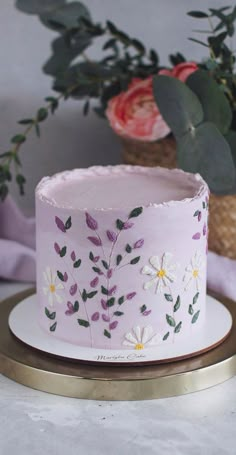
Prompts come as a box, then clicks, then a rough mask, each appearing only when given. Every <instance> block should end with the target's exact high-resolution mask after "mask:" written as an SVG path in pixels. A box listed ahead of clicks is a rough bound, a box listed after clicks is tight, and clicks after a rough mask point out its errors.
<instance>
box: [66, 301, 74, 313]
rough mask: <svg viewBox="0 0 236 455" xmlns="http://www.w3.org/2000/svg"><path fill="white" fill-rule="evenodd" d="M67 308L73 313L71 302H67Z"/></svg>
mask: <svg viewBox="0 0 236 455" xmlns="http://www.w3.org/2000/svg"><path fill="white" fill-rule="evenodd" d="M67 307H68V309H69V310H70V311H73V312H74V307H73V304H72V303H71V302H67Z"/></svg>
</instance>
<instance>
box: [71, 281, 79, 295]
mask: <svg viewBox="0 0 236 455" xmlns="http://www.w3.org/2000/svg"><path fill="white" fill-rule="evenodd" d="M77 288H78V286H77V284H76V283H75V284H72V286H71V287H70V295H75V294H76V292H77Z"/></svg>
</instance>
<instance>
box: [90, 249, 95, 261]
mask: <svg viewBox="0 0 236 455" xmlns="http://www.w3.org/2000/svg"><path fill="white" fill-rule="evenodd" d="M89 259H90V261H93V260H94V255H93V253H92V251H90V253H89Z"/></svg>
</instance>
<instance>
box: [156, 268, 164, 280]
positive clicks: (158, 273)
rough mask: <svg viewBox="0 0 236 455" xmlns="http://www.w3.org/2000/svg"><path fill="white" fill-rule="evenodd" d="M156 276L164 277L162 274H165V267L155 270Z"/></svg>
mask: <svg viewBox="0 0 236 455" xmlns="http://www.w3.org/2000/svg"><path fill="white" fill-rule="evenodd" d="M157 276H158V278H164V276H166V271H165V269H160V270H159V271H158V272H157Z"/></svg>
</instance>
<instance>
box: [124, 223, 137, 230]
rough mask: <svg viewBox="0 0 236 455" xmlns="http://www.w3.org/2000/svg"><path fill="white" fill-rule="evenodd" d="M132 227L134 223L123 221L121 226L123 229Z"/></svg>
mask: <svg viewBox="0 0 236 455" xmlns="http://www.w3.org/2000/svg"><path fill="white" fill-rule="evenodd" d="M133 225H134V223H131V221H125V223H124V224H123V229H130V228H132V226H133Z"/></svg>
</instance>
